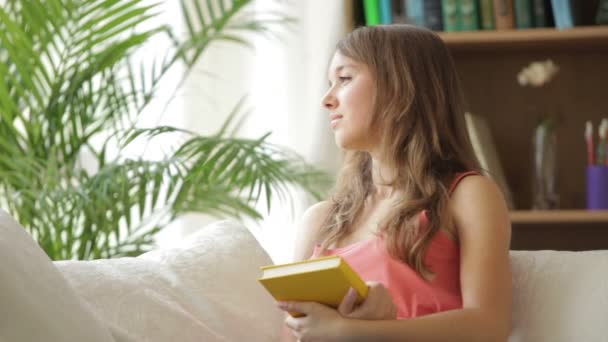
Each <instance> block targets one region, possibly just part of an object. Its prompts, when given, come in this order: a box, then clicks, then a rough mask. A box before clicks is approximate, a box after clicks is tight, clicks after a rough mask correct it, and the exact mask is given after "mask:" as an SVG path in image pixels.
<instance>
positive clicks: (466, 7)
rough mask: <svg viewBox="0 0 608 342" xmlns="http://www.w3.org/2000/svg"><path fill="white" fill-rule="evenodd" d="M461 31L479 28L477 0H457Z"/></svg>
mask: <svg viewBox="0 0 608 342" xmlns="http://www.w3.org/2000/svg"><path fill="white" fill-rule="evenodd" d="M459 4H460V6H459V7H460V15H461V18H462V19H461V20H462V26H461V28H462V30H463V31H475V30H479V29H480V26H479V3H478V2H477V0H459Z"/></svg>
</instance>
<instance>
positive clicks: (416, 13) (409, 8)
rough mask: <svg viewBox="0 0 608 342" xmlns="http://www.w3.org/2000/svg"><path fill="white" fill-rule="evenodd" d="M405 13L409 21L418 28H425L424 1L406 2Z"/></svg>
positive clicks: (410, 0)
mask: <svg viewBox="0 0 608 342" xmlns="http://www.w3.org/2000/svg"><path fill="white" fill-rule="evenodd" d="M404 1H405V13H406V14H407V18H408V21H409V22H410V23H412V24H414V25H416V26H424V2H423V0H404Z"/></svg>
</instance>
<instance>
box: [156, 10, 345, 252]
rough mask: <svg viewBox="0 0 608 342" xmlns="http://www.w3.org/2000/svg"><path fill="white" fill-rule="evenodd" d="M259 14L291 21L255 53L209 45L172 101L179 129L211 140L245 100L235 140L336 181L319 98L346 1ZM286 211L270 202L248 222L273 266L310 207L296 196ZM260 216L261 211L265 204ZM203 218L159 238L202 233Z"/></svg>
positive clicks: (260, 41) (336, 156) (335, 153)
mask: <svg viewBox="0 0 608 342" xmlns="http://www.w3.org/2000/svg"><path fill="white" fill-rule="evenodd" d="M252 5H253V6H254V9H255V10H256V11H259V13H263V12H265V11H269V10H276V9H281V10H283V11H286V12H287V14H289V15H290V16H292V17H294V18H295V19H296V22H295V23H294V24H291V25H289V26H288V27H285V28H283V29H281V31H280V37H281V39H280V40H277V39H273V38H268V37H261V36H257V37H256V38H255V39H254V41H253V42H254V46H255V50H251V49H249V48H247V47H242V46H235V45H234V44H229V43H219V44H215V45H212V46H211V48H210V50H209V51H207V52H206V55H204V56H203V57H202V60H201V64H200V65H198V66H197V68H196V72H195V73H194V74H193V75H192V76H191V77H190V78H189V80H188V82H187V83H186V85H185V87H184V88H183V90H182V91H181V92H180V94H179V95H178V97H179V102H180V103H181V104H177V103H176V104H175V106H176V108H179V110H181V117H182V118H183V120H182V121H183V122H184V124H185V125H186V126H187V127H188V128H189V129H192V130H195V131H197V132H199V133H202V134H209V133H214V132H215V131H216V130H217V129H218V128H219V127H220V126H221V124H222V123H223V122H224V120H225V119H226V116H227V114H228V113H230V111H231V110H232V109H233V107H234V106H235V104H236V103H237V102H238V100H239V99H240V98H241V97H242V96H245V95H247V96H248V101H247V104H248V105H249V106H250V107H251V108H253V112H252V113H251V114H250V116H249V117H248V120H247V121H246V122H245V124H244V125H243V127H242V129H241V131H240V135H242V136H247V137H259V136H261V135H262V134H264V133H266V132H269V131H270V132H272V135H271V136H270V138H269V140H270V141H271V142H273V143H276V144H279V145H282V146H286V147H288V148H290V149H292V150H295V151H296V152H298V153H299V154H301V155H302V156H304V157H305V158H306V159H307V160H308V161H309V162H311V163H314V164H316V165H318V166H320V167H321V168H323V169H324V170H326V171H328V172H330V173H331V174H335V172H336V170H337V168H338V167H339V164H340V163H341V152H340V151H339V150H338V148H337V147H336V146H335V144H334V140H333V135H332V133H331V130H330V129H329V120H328V117H327V113H326V111H325V110H324V109H323V108H322V107H321V98H322V96H323V94H324V93H325V91H326V89H327V66H328V64H329V60H330V58H331V56H332V54H333V51H334V46H335V44H336V42H337V40H338V39H339V38H340V37H342V36H343V35H344V34H345V33H346V32H347V31H348V30H350V29H351V27H352V23H351V15H350V13H351V12H352V0H331V1H327V0H306V1H301V0H291V1H275V0H257V1H254V3H253V4H252ZM294 200H295V203H293V211H292V208H290V206H289V205H286V204H285V203H280V202H279V201H277V200H275V201H273V203H272V210H271V212H270V214H268V215H266V217H265V219H264V220H263V221H262V222H260V223H258V224H253V223H251V222H249V223H248V225H250V226H251V227H252V228H253V230H254V232H255V233H256V237H257V238H258V240H259V241H260V242H261V244H262V245H263V246H264V247H265V248H266V250H267V251H268V252H269V254H270V256H271V258H272V259H273V261H275V262H286V261H289V260H291V256H292V251H293V243H294V229H293V228H294V222H295V221H296V220H297V219H298V218H299V217H300V216H301V214H302V213H303V211H304V210H305V209H306V208H307V207H308V206H310V205H311V204H312V199H311V198H308V197H307V196H305V195H304V194H302V193H299V192H298V193H296V196H294ZM260 209H262V211H263V212H266V210H265V205H261V206H260ZM210 220H213V219H210V218H205V217H203V216H198V215H193V216H191V217H188V218H186V219H184V220H182V221H181V222H180V224H179V225H177V226H175V227H173V228H172V229H169V230H167V231H166V232H165V233H164V234H161V235H160V238H159V243H161V244H163V243H171V241H175V240H176V239H180V238H181V237H183V236H184V235H187V234H189V233H191V232H192V231H194V230H196V229H198V228H200V227H202V226H204V225H205V224H206V223H208V222H209V221H210Z"/></svg>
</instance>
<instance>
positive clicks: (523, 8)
mask: <svg viewBox="0 0 608 342" xmlns="http://www.w3.org/2000/svg"><path fill="white" fill-rule="evenodd" d="M532 5H533V4H532V0H515V27H517V28H518V29H526V28H532V27H534V22H533V18H534V16H533V14H534V9H533V6H532Z"/></svg>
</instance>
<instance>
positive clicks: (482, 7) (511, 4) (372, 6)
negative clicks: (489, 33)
mask: <svg viewBox="0 0 608 342" xmlns="http://www.w3.org/2000/svg"><path fill="white" fill-rule="evenodd" d="M355 22H356V23H357V24H358V25H379V24H392V23H408V24H414V25H418V26H424V27H428V28H430V29H432V30H435V31H447V32H454V31H476V30H508V29H529V28H535V27H557V28H560V29H561V28H570V27H573V26H582V25H585V26H586V25H605V24H608V0H360V1H359V3H358V4H357V6H355Z"/></svg>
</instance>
